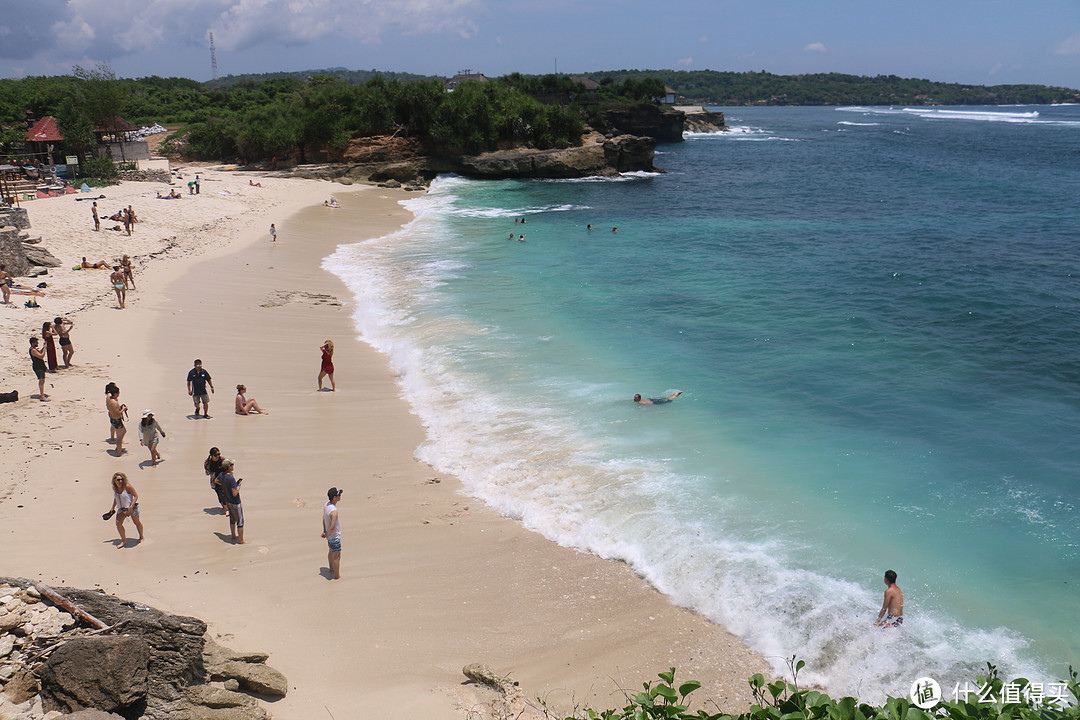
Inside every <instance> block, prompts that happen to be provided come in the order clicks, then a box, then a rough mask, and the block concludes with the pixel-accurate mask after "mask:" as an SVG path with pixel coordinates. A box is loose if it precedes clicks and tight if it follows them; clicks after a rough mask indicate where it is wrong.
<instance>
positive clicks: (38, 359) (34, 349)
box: [30, 337, 49, 402]
mask: <svg viewBox="0 0 1080 720" xmlns="http://www.w3.org/2000/svg"><path fill="white" fill-rule="evenodd" d="M30 363H31V364H32V365H33V368H34V375H36V376H37V386H38V400H40V401H41V402H45V401H46V400H48V399H49V396H48V395H46V394H45V351H44V350H42V349H41V348H39V347H38V339H37V338H36V337H32V338H30Z"/></svg>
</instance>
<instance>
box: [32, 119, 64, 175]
mask: <svg viewBox="0 0 1080 720" xmlns="http://www.w3.org/2000/svg"><path fill="white" fill-rule="evenodd" d="M26 142H27V144H28V145H29V146H30V151H31V152H32V153H33V154H34V157H41V156H45V157H47V158H48V160H49V163H48V164H49V165H52V164H53V153H54V152H56V151H57V150H58V149H59V147H58V146H59V144H60V143H62V142H64V136H63V135H61V134H60V126H59V125H58V123H57V121H56V118H54V117H53V116H52V115H46V116H45V117H43V118H41V119H40V120H38V121H37V122H36V123H34V124H33V125H32V126H30V129H29V130H27V131H26Z"/></svg>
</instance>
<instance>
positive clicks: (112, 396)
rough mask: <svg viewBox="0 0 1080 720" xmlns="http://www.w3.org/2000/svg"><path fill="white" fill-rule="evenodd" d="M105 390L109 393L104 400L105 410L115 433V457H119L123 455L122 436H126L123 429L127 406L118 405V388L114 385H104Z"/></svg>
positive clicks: (125, 431) (125, 430)
mask: <svg viewBox="0 0 1080 720" xmlns="http://www.w3.org/2000/svg"><path fill="white" fill-rule="evenodd" d="M105 390H106V391H107V392H108V393H109V396H108V398H106V400H105V409H106V410H108V411H109V424H110V425H111V426H112V429H113V432H114V433H115V435H114V437H115V440H116V457H120V456H121V455H122V454H123V453H124V436H125V435H127V428H126V427H124V415H125V413H127V405H122V404H121V403H120V388H119V387H117V386H116V384H115V383H109V384H108V385H106V386H105Z"/></svg>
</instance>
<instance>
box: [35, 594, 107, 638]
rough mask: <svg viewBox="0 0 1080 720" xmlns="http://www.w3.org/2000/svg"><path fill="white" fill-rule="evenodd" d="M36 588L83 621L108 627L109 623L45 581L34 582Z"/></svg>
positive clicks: (96, 625)
mask: <svg viewBox="0 0 1080 720" xmlns="http://www.w3.org/2000/svg"><path fill="white" fill-rule="evenodd" d="M34 589H35V590H37V591H38V592H39V593H41V594H42V595H43V596H44V597H46V598H48V599H49V602H51V603H52V604H53V605H56V606H57V607H60V608H63V609H64V610H67V611H68V612H69V613H71V614H72V615H74V616H75V617H77V618H79V619H80V620H82V621H83V622H88V623H90V624H91V625H93V626H94V627H96V628H97V629H98V630H105V629H108V627H109V626H108V625H106V624H105V623H103V622H102V621H100V620H98V619H97V618H96V617H94V616H93V615H91V614H90V613H88V612H86V611H85V610H83V609H82V608H79V607H76V606H75V605H74V604H72V603H71V602H70V601H69V600H68V599H67V598H65V597H64V596H63V595H61V594H60V593H58V592H56V591H55V590H53V589H52V588H51V587H49V586H48V585H46V584H45V583H34Z"/></svg>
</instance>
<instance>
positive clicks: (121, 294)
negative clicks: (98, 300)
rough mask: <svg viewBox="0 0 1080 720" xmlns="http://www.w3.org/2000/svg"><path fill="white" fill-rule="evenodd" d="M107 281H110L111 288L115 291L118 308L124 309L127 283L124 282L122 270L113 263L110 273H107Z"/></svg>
mask: <svg viewBox="0 0 1080 720" xmlns="http://www.w3.org/2000/svg"><path fill="white" fill-rule="evenodd" d="M109 282H110V283H112V287H113V290H115V291H116V302H117V303H119V304H120V309H121V310H123V309H124V300H125V299H126V298H127V284H126V283H125V282H124V271H123V270H121V269H120V266H119V265H113V271H112V274H111V275H109Z"/></svg>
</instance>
